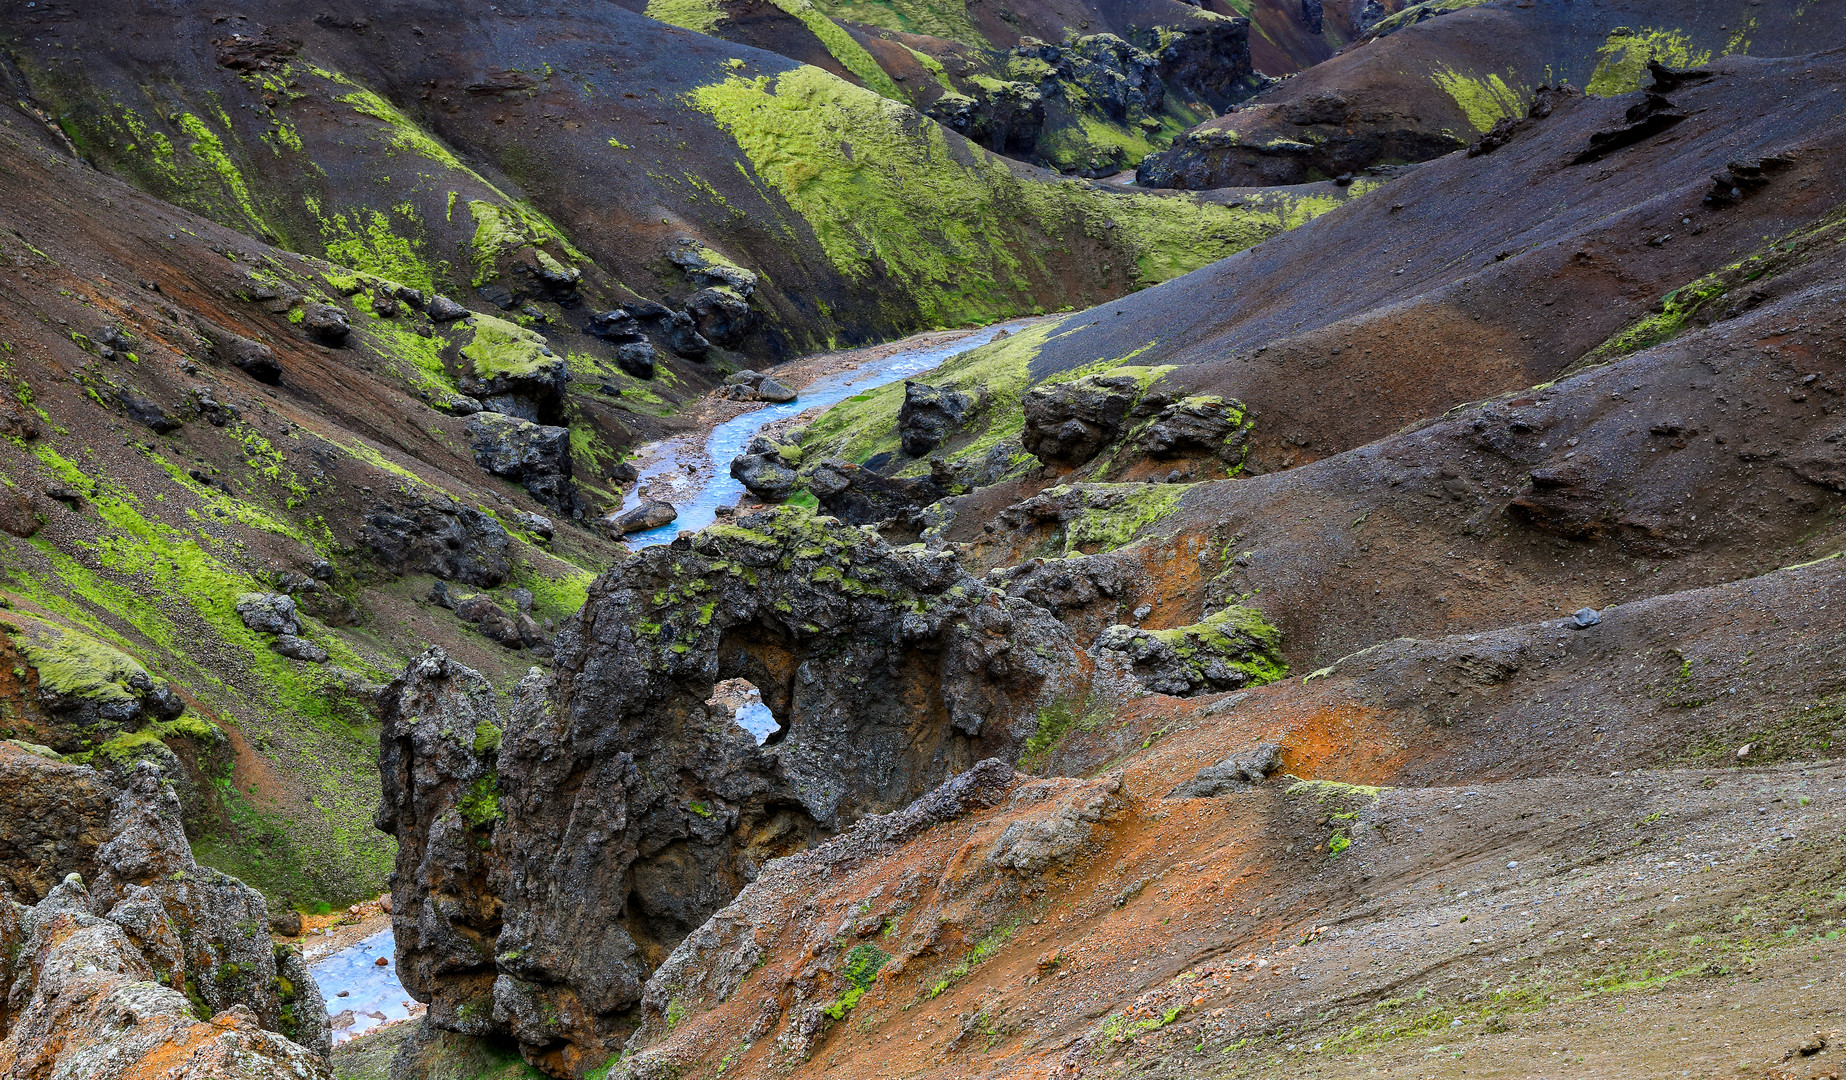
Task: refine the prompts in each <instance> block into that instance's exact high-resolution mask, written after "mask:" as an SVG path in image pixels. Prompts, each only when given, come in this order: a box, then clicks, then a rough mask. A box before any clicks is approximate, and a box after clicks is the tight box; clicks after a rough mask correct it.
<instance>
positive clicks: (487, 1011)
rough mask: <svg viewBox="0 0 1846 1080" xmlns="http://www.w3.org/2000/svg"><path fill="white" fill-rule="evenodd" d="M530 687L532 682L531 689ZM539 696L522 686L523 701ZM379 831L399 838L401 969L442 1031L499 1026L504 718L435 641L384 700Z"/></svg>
mask: <svg viewBox="0 0 1846 1080" xmlns="http://www.w3.org/2000/svg"><path fill="white" fill-rule="evenodd" d="M528 687H530V688H531V689H528ZM534 692H537V693H538V694H540V695H541V696H542V690H539V688H538V686H537V684H536V683H535V681H534V679H533V677H531V676H528V677H527V679H526V680H525V681H524V682H522V683H521V684H520V689H519V691H518V693H519V694H520V696H521V699H522V700H523V699H524V698H525V697H527V696H528V695H529V694H532V693H534ZM378 704H379V713H380V720H381V726H380V729H379V738H378V771H379V777H380V779H381V780H382V781H383V798H382V802H381V803H380V805H379V808H378V821H377V824H378V827H379V828H380V829H382V830H383V831H385V832H387V833H389V834H391V835H392V836H394V837H396V838H397V873H396V874H395V875H394V876H393V877H392V881H391V925H392V927H393V928H394V929H395V930H396V939H397V975H398V978H399V979H401V980H402V981H403V983H404V989H406V990H408V991H409V992H410V995H411V996H412V997H414V998H416V999H417V1000H418V1001H421V1002H424V1003H425V1004H427V1005H429V1006H430V1013H429V1020H430V1023H431V1024H432V1025H434V1026H436V1027H440V1028H444V1029H447V1030H450V1031H460V1032H464V1033H466V1034H470V1035H485V1034H489V1033H492V1032H495V1031H497V1030H500V1029H499V1025H498V1024H497V1022H496V1021H495V1018H494V1008H493V987H494V979H495V977H496V972H495V969H494V939H495V937H496V936H497V935H498V934H499V931H500V901H499V897H498V895H497V893H498V892H499V888H500V887H499V886H496V885H495V884H493V883H491V882H490V876H491V874H492V873H493V871H492V869H490V868H495V867H498V865H499V862H500V856H499V855H498V853H497V852H494V851H493V850H492V848H491V845H490V843H489V841H490V840H491V838H492V836H493V832H494V828H495V826H496V825H497V824H498V823H499V821H500V818H501V814H500V791H499V783H498V777H497V775H496V773H495V771H494V767H495V761H496V758H497V756H498V753H499V749H500V737H501V729H502V727H503V726H504V725H505V722H506V721H505V719H504V718H503V717H502V716H501V713H500V706H499V702H498V700H497V698H496V696H495V694H494V690H493V686H492V684H490V683H489V682H488V681H487V679H486V678H485V677H484V676H482V675H481V674H480V673H478V672H476V671H474V670H472V669H470V668H467V667H464V666H462V665H461V664H457V663H455V662H454V661H452V660H450V659H449V658H448V656H447V655H446V654H445V653H444V652H443V651H442V650H441V649H439V648H434V647H432V648H431V649H429V650H428V651H427V652H425V653H424V654H423V655H422V656H419V657H417V658H416V659H415V660H413V661H411V662H410V665H409V666H408V667H406V668H405V669H404V673H403V674H402V675H400V676H398V677H397V679H395V680H394V681H393V682H392V683H391V684H390V685H389V686H387V687H385V689H384V690H383V691H381V692H380V693H379V695H378Z"/></svg>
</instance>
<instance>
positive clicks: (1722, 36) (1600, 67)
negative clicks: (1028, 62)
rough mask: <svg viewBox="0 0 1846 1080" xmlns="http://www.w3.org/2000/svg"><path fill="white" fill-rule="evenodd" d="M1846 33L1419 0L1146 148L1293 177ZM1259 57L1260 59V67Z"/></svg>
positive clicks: (1688, 17) (1188, 163) (1177, 163)
mask: <svg viewBox="0 0 1846 1080" xmlns="http://www.w3.org/2000/svg"><path fill="white" fill-rule="evenodd" d="M1842 41H1846V16H1843V15H1842V14H1841V13H1839V12H1837V11H1834V10H1832V9H1831V8H1828V7H1826V6H1814V5H1801V4H1795V5H1787V4H1769V5H1764V4H1757V3H1753V2H1750V0H1727V2H1721V3H1708V4H1661V3H1658V2H1654V0H1594V2H1572V3H1560V2H1549V0H1547V2H1541V3H1531V2H1529V0H1519V2H1514V0H1493V2H1488V3H1475V2H1463V0H1428V2H1425V3H1421V4H1415V5H1413V6H1411V7H1410V8H1408V9H1406V10H1404V11H1403V12H1401V13H1399V14H1397V15H1393V16H1391V17H1390V18H1387V19H1384V20H1383V21H1381V22H1379V23H1378V24H1376V25H1375V26H1374V27H1373V28H1372V30H1371V31H1370V33H1369V34H1368V35H1367V36H1366V38H1365V39H1364V40H1363V41H1362V42H1361V43H1359V44H1358V45H1356V46H1355V47H1353V48H1351V49H1349V50H1347V51H1345V52H1344V53H1342V54H1341V55H1339V56H1338V57H1336V58H1334V59H1332V60H1330V61H1328V62H1327V63H1325V64H1321V65H1318V66H1316V67H1314V68H1313V69H1311V70H1310V71H1307V72H1304V73H1303V74H1302V75H1301V77H1299V78H1295V79H1290V80H1288V81H1287V82H1285V83H1283V84H1281V85H1279V86H1276V87H1274V88H1272V89H1271V90H1270V91H1268V92H1267V93H1264V94H1262V95H1261V96H1260V97H1258V98H1257V99H1256V100H1254V101H1251V102H1250V103H1248V104H1246V105H1243V106H1240V107H1238V108H1237V109H1236V110H1235V111H1234V112H1231V113H1227V114H1226V115H1224V116H1220V117H1217V118H1216V119H1213V120H1208V121H1206V122H1205V123H1204V124H1201V125H1200V126H1199V127H1197V128H1195V129H1193V130H1192V131H1189V132H1187V133H1186V134H1185V135H1184V136H1183V137H1181V138H1180V139H1179V140H1178V141H1177V142H1176V143H1175V144H1174V145H1173V146H1172V147H1171V148H1170V149H1168V150H1165V151H1163V152H1161V153H1160V154H1158V155H1155V156H1153V157H1151V158H1149V159H1147V160H1146V161H1144V162H1143V163H1142V164H1141V166H1140V168H1139V169H1138V170H1137V174H1136V175H1137V179H1138V181H1139V182H1140V183H1141V184H1143V185H1145V186H1148V187H1176V188H1191V189H1203V188H1212V187H1224V186H1240V185H1249V184H1298V183H1302V182H1304V181H1309V180H1320V179H1326V178H1330V177H1335V176H1339V175H1341V174H1343V173H1354V172H1359V171H1360V170H1363V169H1366V168H1369V167H1371V166H1373V165H1378V164H1394V163H1401V162H1405V161H1424V160H1427V159H1429V158H1433V157H1437V156H1440V155H1442V154H1446V153H1448V152H1450V151H1452V150H1456V149H1460V148H1461V147H1464V146H1467V145H1468V144H1470V143H1472V142H1474V141H1475V140H1476V139H1478V138H1480V137H1481V136H1482V135H1484V134H1485V133H1487V132H1488V131H1489V130H1491V129H1492V128H1493V126H1494V124H1495V123H1496V122H1498V121H1500V120H1501V119H1502V118H1511V119H1517V118H1519V117H1521V116H1523V115H1524V114H1525V113H1526V111H1527V109H1528V108H1529V107H1530V106H1531V104H1532V102H1533V99H1534V95H1535V94H1536V93H1537V91H1538V90H1539V89H1540V88H1541V87H1544V86H1560V85H1565V84H1569V85H1571V86H1575V87H1578V88H1580V89H1582V90H1584V91H1586V92H1587V93H1589V94H1591V95H1594V96H1601V97H1608V96H1613V95H1619V94H1627V93H1632V92H1633V91H1635V90H1636V89H1639V88H1640V87H1641V86H1642V85H1643V84H1644V83H1645V82H1646V81H1647V80H1646V69H1647V64H1648V62H1649V61H1650V60H1652V61H1657V62H1659V63H1662V64H1665V65H1667V66H1668V67H1673V68H1692V67H1699V66H1701V65H1704V64H1706V63H1709V62H1710V61H1712V60H1714V59H1716V58H1719V57H1724V56H1732V55H1748V56H1757V57H1774V56H1802V55H1806V54H1808V53H1813V52H1818V51H1821V50H1824V49H1828V48H1831V47H1833V46H1836V45H1838V44H1840V43H1841V42H1842ZM1259 67H1260V65H1259Z"/></svg>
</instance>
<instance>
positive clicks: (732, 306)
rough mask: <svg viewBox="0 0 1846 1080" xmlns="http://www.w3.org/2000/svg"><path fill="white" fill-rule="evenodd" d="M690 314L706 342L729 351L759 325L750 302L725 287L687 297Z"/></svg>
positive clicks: (687, 307) (688, 313)
mask: <svg viewBox="0 0 1846 1080" xmlns="http://www.w3.org/2000/svg"><path fill="white" fill-rule="evenodd" d="M686 314H687V315H690V316H691V317H692V321H693V322H694V323H695V324H696V325H697V326H698V331H699V334H700V335H701V336H702V337H704V338H705V340H707V341H709V342H711V343H712V344H714V345H721V346H723V347H725V348H731V347H732V346H735V345H738V344H740V343H742V341H743V339H744V336H745V335H747V334H748V333H749V332H750V331H751V329H752V328H753V327H755V325H756V312H755V311H753V310H751V308H750V302H749V301H748V300H746V299H744V298H743V297H742V296H739V295H738V294H737V293H735V292H733V291H732V290H731V289H729V288H726V287H722V286H718V287H713V288H708V289H700V290H699V291H698V292H695V293H693V294H692V295H691V296H689V297H687V298H686Z"/></svg>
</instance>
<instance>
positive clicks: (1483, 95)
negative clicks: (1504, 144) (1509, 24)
mask: <svg viewBox="0 0 1846 1080" xmlns="http://www.w3.org/2000/svg"><path fill="white" fill-rule="evenodd" d="M1429 77H1430V80H1431V81H1432V82H1434V83H1435V84H1436V85H1437V86H1439V87H1441V88H1442V92H1443V93H1445V94H1447V95H1448V96H1449V97H1451V98H1454V99H1455V104H1456V105H1457V106H1459V107H1460V108H1461V111H1462V114H1463V115H1465V116H1466V117H1467V118H1468V123H1469V124H1471V125H1473V126H1474V130H1476V131H1482V132H1484V131H1486V130H1488V129H1489V128H1491V127H1493V126H1494V124H1495V122H1497V121H1498V120H1499V119H1500V118H1501V117H1503V116H1518V115H1520V114H1521V113H1523V112H1525V108H1526V99H1527V98H1528V97H1529V96H1530V95H1529V94H1528V93H1526V92H1524V91H1521V90H1515V89H1513V88H1512V87H1510V86H1508V85H1507V84H1506V80H1504V79H1502V78H1500V76H1498V75H1488V76H1486V77H1484V78H1471V77H1469V76H1467V75H1463V74H1462V73H1460V72H1458V71H1456V70H1454V69H1453V68H1447V67H1441V68H1437V69H1435V70H1434V71H1431V72H1430V74H1429Z"/></svg>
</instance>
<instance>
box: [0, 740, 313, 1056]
mask: <svg viewBox="0 0 1846 1080" xmlns="http://www.w3.org/2000/svg"><path fill="white" fill-rule="evenodd" d="M0 776H4V777H5V778H6V780H7V781H9V786H8V791H9V794H10V793H12V792H13V791H15V790H17V791H19V792H20V793H21V794H22V795H23V796H24V797H26V798H27V799H28V800H30V801H29V802H28V803H27V804H26V805H30V806H32V807H33V808H34V809H36V810H38V811H39V812H40V813H41V814H43V815H44V816H42V817H39V818H38V819H37V820H36V821H35V822H34V823H33V827H34V828H35V829H37V830H39V831H40V832H42V833H45V834H49V835H56V836H59V837H62V838H68V840H69V841H71V843H70V845H69V847H70V852H71V855H72V856H74V857H75V856H79V853H81V857H80V858H79V859H78V860H77V862H78V863H79V865H74V866H72V868H71V869H70V870H69V871H68V872H67V876H64V877H63V878H62V879H61V880H60V882H59V883H58V884H56V885H55V886H53V887H51V888H49V889H44V890H42V891H41V890H40V889H39V888H37V887H35V886H36V884H37V883H36V882H35V881H32V880H30V879H28V880H26V881H24V882H22V884H24V885H26V888H25V889H24V890H23V891H22V894H21V895H23V896H24V897H25V898H26V899H28V900H33V901H36V903H35V904H34V906H32V907H27V908H24V909H15V908H14V907H13V905H12V904H11V903H6V904H5V908H6V911H5V913H4V915H0V959H3V960H4V964H3V965H0V970H3V971H4V973H5V974H6V975H7V978H8V982H9V984H10V991H11V992H10V995H9V997H10V1000H9V1006H10V1008H9V1010H8V1012H9V1013H10V1015H8V1016H7V1021H8V1025H9V1027H10V1030H9V1032H8V1037H7V1040H6V1047H7V1050H8V1051H10V1052H12V1053H14V1054H16V1055H17V1056H16V1057H14V1058H13V1059H12V1060H15V1061H34V1062H40V1063H42V1064H43V1065H44V1069H43V1072H44V1074H45V1075H53V1074H54V1073H55V1074H56V1075H64V1076H127V1075H143V1074H144V1073H143V1072H137V1071H134V1070H133V1064H134V1063H135V1062H137V1061H140V1062H142V1064H143V1065H144V1066H145V1065H147V1064H148V1063H149V1062H151V1061H152V1060H155V1058H154V1057H151V1056H150V1055H158V1054H160V1053H162V1052H166V1053H175V1052H177V1053H178V1054H179V1055H180V1056H181V1059H182V1060H189V1061H190V1063H191V1064H193V1065H194V1066H195V1069H196V1070H197V1071H188V1073H187V1075H189V1076H198V1077H201V1078H204V1077H217V1076H226V1077H228V1076H232V1075H238V1076H244V1075H251V1076H254V1075H289V1076H301V1077H304V1078H311V1077H325V1076H326V1075H327V1073H326V1071H325V1067H324V1065H323V1064H321V1063H320V1062H317V1061H315V1059H313V1058H310V1057H309V1056H308V1054H306V1053H304V1052H303V1051H302V1047H306V1048H307V1049H308V1050H311V1051H314V1052H315V1053H318V1054H321V1055H325V1054H326V1053H327V1052H328V1050H329V1043H330V1040H329V1038H328V1025H327V1012H326V1006H325V1004H324V1003H323V1002H322V1001H321V997H320V993H319V991H318V990H317V989H316V988H315V986H314V982H313V979H312V977H310V976H309V975H308V974H307V971H306V969H305V967H303V966H302V965H301V963H300V958H299V956H298V955H296V954H295V953H294V952H293V951H292V950H289V949H286V948H278V947H276V946H273V945H271V944H270V941H269V937H268V935H267V934H266V933H263V932H262V928H263V927H265V926H267V923H268V913H267V910H266V907H265V903H264V900H263V897H262V894H260V893H258V892H257V891H256V890H255V889H252V888H250V887H249V886H248V885H245V884H244V883H243V882H241V881H238V880H237V879H236V878H233V877H230V876H228V875H226V874H222V873H220V872H218V871H216V870H212V869H209V868H206V867H202V866H199V865H198V864H197V863H195V862H194V861H193V858H192V851H191V848H190V846H189V845H188V844H187V842H186V836H185V833H184V831H183V830H182V828H181V825H180V806H179V800H178V799H177V798H176V797H175V796H174V793H173V791H172V788H171V786H170V785H168V784H167V783H166V782H165V779H164V777H163V775H162V773H161V771H160V770H159V769H158V768H156V767H155V766H154V765H152V764H149V763H146V762H143V763H142V764H140V765H139V766H137V767H136V768H135V769H134V770H133V771H131V772H129V773H128V774H126V776H124V777H123V779H122V781H121V784H120V786H119V787H116V786H112V785H108V784H104V783H102V782H101V780H100V777H99V776H98V774H97V773H95V772H94V771H92V770H90V769H88V768H80V767H74V766H69V765H64V764H62V763H59V762H55V761H46V760H44V759H42V758H38V757H35V756H33V755H31V754H26V753H23V752H21V751H18V750H17V749H15V748H13V747H10V746H0ZM104 806H106V807H107V817H106V825H104V824H102V823H101V821H100V820H99V819H100V818H101V813H100V811H102V809H103V807H104ZM9 809H11V810H13V811H14V813H13V815H10V816H18V813H19V811H20V810H22V809H24V807H23V806H9ZM99 826H100V827H99ZM16 835H17V831H16V830H15V829H13V828H5V829H4V831H0V836H6V837H9V838H11V837H13V836H16ZM98 839H101V843H97V842H96V841H97V840H98ZM26 854H27V855H28V856H30V854H31V853H30V852H27V853H26ZM8 865H9V868H11V867H12V864H10V863H9V864H8ZM10 879H11V875H10V874H9V880H10ZM86 880H89V881H91V882H93V884H92V885H91V887H88V888H86V887H85V884H84V882H85V881H86ZM279 976H280V977H279ZM130 984H135V985H132V986H131V985H130ZM182 990H183V991H185V993H183V994H182V993H181V992H180V991H182ZM124 995H126V996H127V997H128V999H129V1000H132V1002H133V1005H132V1008H133V1012H132V1014H131V1015H133V1016H134V1018H135V1022H134V1023H133V1024H128V1025H124V1024H122V1023H121V1020H120V1010H121V1008H122V1007H123V1005H124V1004H125V1001H124ZM188 996H190V998H191V1000H190V1001H189V1000H188ZM195 1010H196V1011H195ZM200 1015H204V1016H208V1017H213V1020H214V1023H213V1025H212V1026H205V1027H202V1028H196V1027H195V1025H197V1024H198V1019H199V1016H200ZM214 1028H217V1029H230V1030H232V1031H235V1030H236V1029H240V1028H242V1029H247V1031H248V1033H249V1034H247V1035H246V1034H237V1035H233V1036H232V1038H231V1042H232V1044H233V1045H232V1049H233V1051H234V1052H239V1051H240V1053H238V1054H237V1056H239V1057H241V1059H242V1061H241V1066H242V1068H241V1069H240V1070H239V1071H237V1072H235V1073H232V1072H230V1071H226V1072H222V1073H221V1072H217V1071H211V1070H210V1069H209V1066H208V1063H209V1062H210V1061H211V1059H212V1057H213V1056H215V1055H213V1054H212V1051H211V1050H206V1049H204V1048H193V1047H184V1046H183V1044H184V1043H185V1042H186V1041H188V1040H189V1039H200V1038H201V1037H202V1038H204V1039H206V1040H210V1039H214V1038H216V1037H217V1036H218V1035H219V1031H218V1030H214ZM259 1029H261V1030H259ZM262 1031H268V1032H274V1033H277V1034H279V1035H281V1036H284V1037H285V1038H283V1039H278V1038H274V1037H273V1036H270V1035H265V1034H262ZM251 1035H254V1036H256V1037H254V1038H252V1037H250V1036H251ZM287 1039H292V1040H294V1041H295V1042H296V1043H299V1044H300V1045H299V1046H295V1045H291V1044H290V1043H288V1042H287V1041H286V1040H287ZM169 1043H170V1044H171V1045H163V1044H169ZM239 1044H241V1045H239ZM215 1049H217V1050H218V1051H220V1052H222V1050H223V1049H225V1048H224V1047H218V1048H215ZM123 1064H127V1065H129V1066H130V1071H127V1072H123V1071H119V1067H120V1066H121V1065H123ZM106 1065H107V1066H109V1067H105V1066H106ZM246 1070H249V1071H246Z"/></svg>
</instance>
